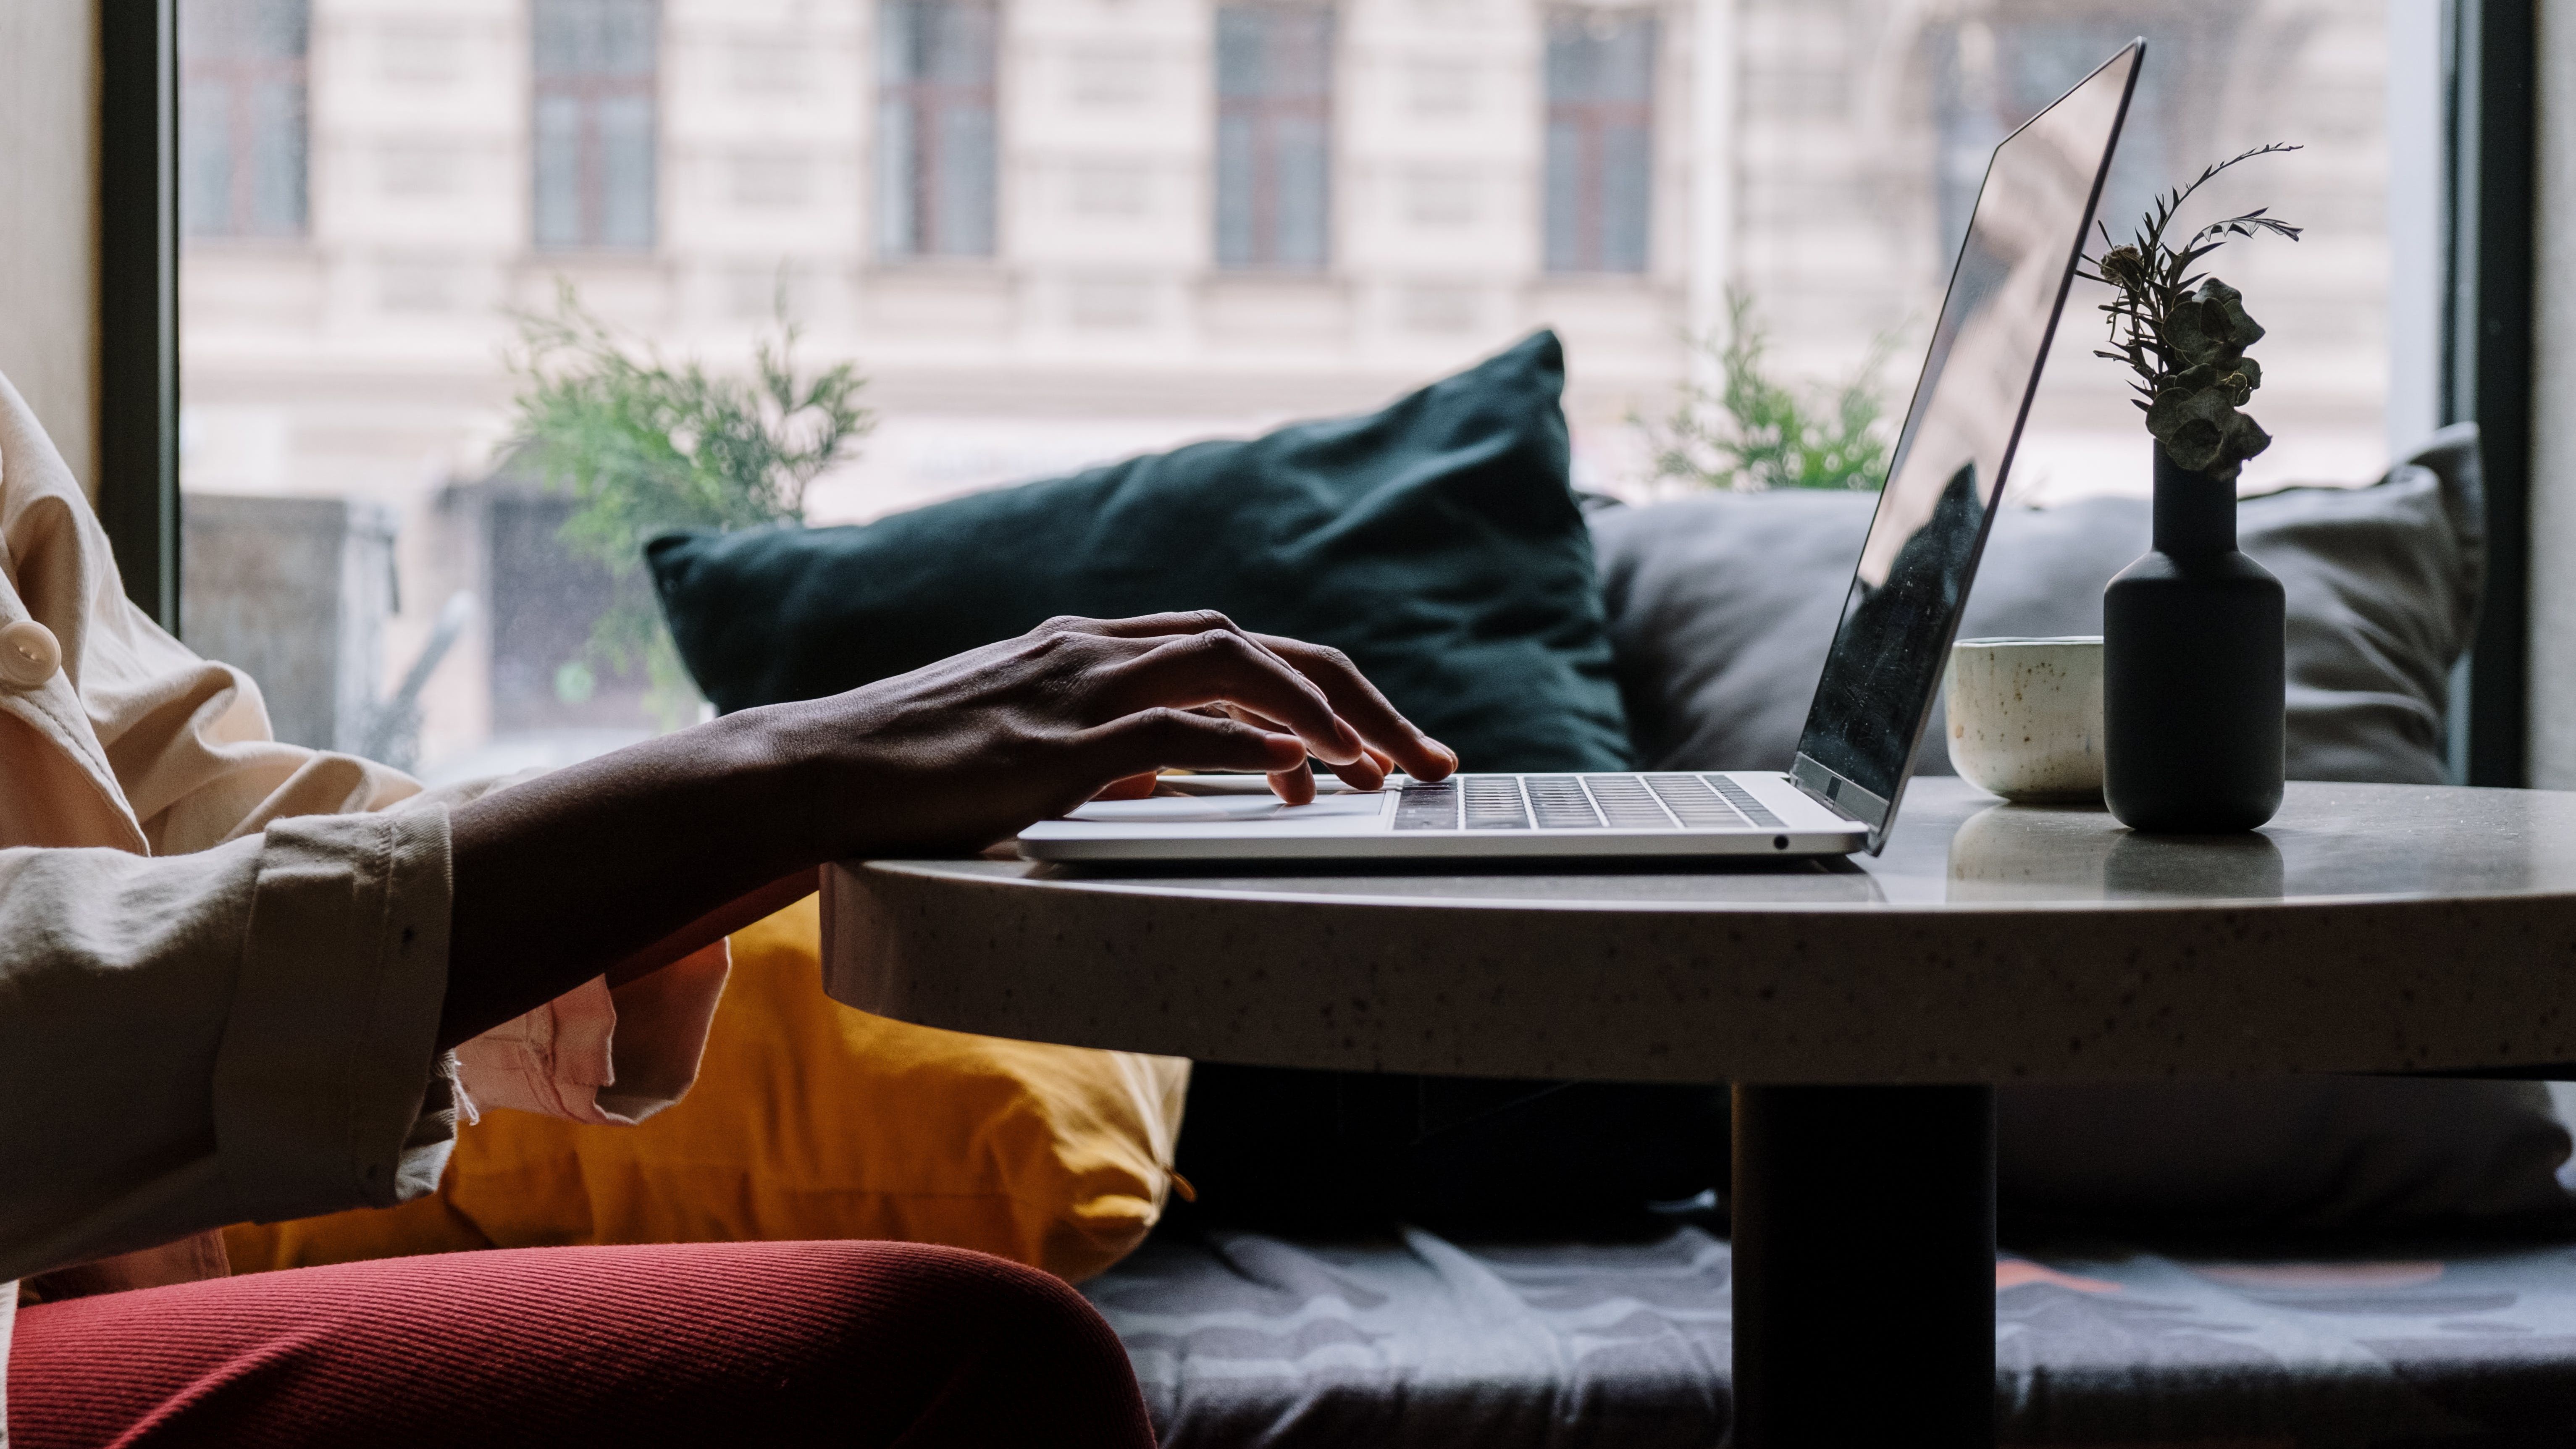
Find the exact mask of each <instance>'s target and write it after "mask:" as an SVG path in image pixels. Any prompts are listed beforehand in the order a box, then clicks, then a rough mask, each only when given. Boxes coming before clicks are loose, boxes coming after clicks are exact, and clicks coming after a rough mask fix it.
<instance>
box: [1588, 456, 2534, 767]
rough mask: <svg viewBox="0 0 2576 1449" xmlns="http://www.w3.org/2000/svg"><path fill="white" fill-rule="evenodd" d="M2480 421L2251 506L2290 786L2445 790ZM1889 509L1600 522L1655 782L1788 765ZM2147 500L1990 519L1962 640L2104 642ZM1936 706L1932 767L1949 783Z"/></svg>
mask: <svg viewBox="0 0 2576 1449" xmlns="http://www.w3.org/2000/svg"><path fill="white" fill-rule="evenodd" d="M2478 490H2479V479H2478V466H2477V436H2476V431H2475V429H2474V428H2473V427H2468V426H2463V427H2460V428H2454V429H2450V430H2446V431H2445V432H2444V433H2442V434H2440V435H2439V436H2437V437H2436V438H2435V439H2434V441H2433V443H2432V445H2430V446H2428V447H2427V448H2425V449H2424V450H2423V451H2421V452H2419V453H2418V454H2416V455H2415V457H2414V458H2412V459H2410V460H2409V461H2408V462H2406V463H2404V464H2401V465H2400V466H2398V467H2397V468H2394V469H2392V470H2390V472H2389V474H2388V476H2387V477H2385V478H2383V479H2382V480H2381V481H2380V482H2378V483H2377V484H2375V485H2373V486H2371V487H2368V488H2293V489H2289V490H2286V491H2284V492H2280V493H2274V494H2270V495H2267V496H2264V497H2260V498H2250V499H2247V500H2246V501H2245V502H2244V503H2243V504H2242V505H2241V506H2240V507H2239V508H2238V510H2237V530H2238V536H2239V538H2240V540H2241V541H2242V543H2243V545H2244V548H2245V551H2246V552H2247V553H2249V554H2252V555H2253V556H2254V558H2255V559H2256V560H2257V561H2259V562H2260V563H2262V564H2263V566H2264V567H2266V568H2269V569H2270V570H2272V572H2274V573H2275V574H2278V575H2280V578H2281V583H2282V586H2283V588H2285V589H2286V590H2287V591H2288V594H2289V606H2290V622H2289V644H2290V659H2289V665H2290V697H2289V707H2290V721H2289V772H2290V775H2291V777H2292V778H2294V779H2303V780H2386V781H2395V782H2402V783H2419V784H2431V783H2437V782H2439V781H2440V780H2441V778H2442V754H2441V750H2442V707H2443V701H2444V699H2445V697H2446V693H2447V688H2448V685H2447V681H2448V679H2449V676H2450V670H2451V663H2452V661H2453V660H2455V659H2456V658H2458V657H2459V653H2460V650H2461V649H2462V648H2463V647H2465V646H2466V644H2467V643H2468V639H2469V634H2470V630H2471V627H2472V625H2473V623H2474V615H2475V611H2476V602H2477V597H2478V590H2479V587H2480V585H2481V583H2482V582H2483V580H2484V577H2485V569H2486V541H2485V536H2484V532H2483V527H2482V524H2481V521H2480V520H2481V519H2482V518H2483V516H2484V509H2483V505H2482V503H2481V501H2480V498H2479V491H2478ZM1875 502H1876V499H1875V498H1873V497H1871V496H1870V495H1867V494H1859V493H1711V494H1704V495H1701V496H1698V497H1693V498H1687V499H1683V500H1680V501H1678V502H1672V503H1662V504H1656V505H1654V506H1652V507H1647V508H1613V509H1608V510H1605V511H1602V512H1597V513H1595V514H1594V515H1593V516H1592V536H1593V544H1594V550H1595V553H1596V555H1597V567H1598V569H1599V571H1600V575H1601V584H1602V589H1603V592H1604V595H1605V597H1606V599H1607V601H1608V606H1609V615H1610V639H1611V645H1612V648H1613V649H1614V650H1615V651H1616V654H1617V659H1618V670H1619V678H1620V688H1621V691H1622V692H1623V694H1624V695H1625V696H1626V698H1627V701H1628V717H1629V724H1630V728H1631V729H1632V730H1633V731H1634V732H1635V734H1636V738H1637V746H1638V752H1639V757H1640V758H1641V759H1642V760H1643V761H1644V762H1645V763H1646V764H1648V765H1649V766H1652V767H1656V768H1712V767H1715V768H1724V769H1786V768H1787V767H1788V765H1789V761H1790V757H1791V756H1792V755H1793V754H1794V753H1795V752H1796V750H1797V743H1798V730H1799V726H1800V725H1801V724H1802V723H1803V722H1804V721H1805V719H1806V717H1807V703H1808V700H1809V698H1810V697H1811V696H1812V695H1813V694H1814V693H1815V690H1816V679H1817V677H1818V675H1820V674H1821V673H1822V672H1823V670H1824V658H1825V650H1826V647H1827V646H1828V645H1830V644H1831V643H1832V642H1833V633H1834V621H1835V619H1836V617H1837V616H1838V614H1839V612H1840V609H1841V605H1842V600H1843V594H1844V589H1845V585H1846V584H1847V582H1848V581H1849V579H1850V577H1851V568H1852V560H1853V559H1855V558H1857V557H1858V556H1859V554H1860V544H1861V537H1862V535H1863V534H1865V533H1867V532H1868V530H1869V515H1870V509H1871V507H1872V506H1873V505H1874V504H1875ZM2147 511H2148V510H2147V503H2146V501H2145V500H2144V499H2134V498H2096V499H2088V500H2086V501H2084V502H2080V503H2072V504H2067V505H2065V506H2063V507H2059V508H2051V509H2028V508H2017V509H2011V510H2008V511H2006V512H2004V513H2003V514H2001V515H2000V516H1998V517H1997V518H1996V519H1995V526H1994V533H1993V536H1992V537H1991V538H1990V539H1989V540H1988V542H1987V545H1986V554H1985V561H1984V563H1983V564H1982V565H1981V566H1980V567H1979V569H1978V572H1977V580H1976V585H1975V587H1974V588H1973V589H1972V590H1971V591H1970V594H1969V597H1968V615H1967V618H1966V620H1965V621H1964V622H1963V623H1962V624H1961V626H1960V637H1962V638H1977V637H1981V636H1986V635H1997V634H2040V635H2047V634H2098V633H2100V632H2101V630H2102V586H2103V585H2104V584H2107V583H2109V582H2110V581H2111V576H2112V575H2113V574H2116V573H2118V572H2119V571H2120V570H2121V569H2123V568H2126V567H2128V565H2129V563H2130V562H2131V561H2132V560H2134V559H2135V558H2137V556H2138V555H2139V554H2140V553H2141V552H2143V551H2144V550H2145V548H2146V546H2147ZM1944 739H1945V731H1944V730H1943V729H1942V728H1941V720H1940V717H1939V714H1938V712H1937V707H1936V712H1935V715H1934V718H1933V721H1932V723H1931V725H1930V727H1929V728H1927V729H1926V730H1925V731H1924V735H1923V748H1922V751H1921V752H1920V754H1919V755H1918V756H1917V765H1918V768H1920V769H1922V770H1924V771H1925V772H1927V773H1931V774H1943V775H1946V774H1949V773H1951V770H1950V758H1949V751H1948V749H1947V748H1946V747H1945V746H1944V743H1943V741H1944Z"/></svg>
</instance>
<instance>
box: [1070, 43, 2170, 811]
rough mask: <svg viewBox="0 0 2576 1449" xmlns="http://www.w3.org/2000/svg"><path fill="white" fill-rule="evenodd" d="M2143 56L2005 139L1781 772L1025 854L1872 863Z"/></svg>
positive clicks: (1648, 780) (1247, 789)
mask: <svg viewBox="0 0 2576 1449" xmlns="http://www.w3.org/2000/svg"><path fill="white" fill-rule="evenodd" d="M2145 55H2146V43H2145V42H2144V41H2142V40H2141V41H2133V42H2131V43H2130V45H2129V46H2128V47H2127V48H2126V49H2124V50H2122V51H2121V52H2120V53H2119V54H2118V55H2115V56H2113V57H2112V58H2111V59H2110V60H2109V61H2107V62H2105V63H2104V64H2103V66H2102V68H2101V69H2099V70H2097V71H2095V72H2093V74H2091V75H2090V76H2088V77H2086V78H2085V79H2084V80H2083V81H2082V82H2081V83H2080V84H2078V85H2077V86H2076V87H2075V88H2074V89H2073V90H2071V91H2068V92H2067V93H2066V94H2065V95H2064V96H2063V97H2061V98H2059V100H2058V101H2057V103H2056V104H2055V105H2052V106H2050V107H2049V108H2048V109H2047V110H2045V111H2042V112H2041V113H2040V114H2039V115H2038V116H2036V117H2034V118H2033V119H2032V120H2031V122H2030V123H2029V124H2028V125H2026V126H2023V127H2022V128H2021V129H2020V130H2018V131H2015V132H2014V133H2013V134H2011V135H2010V136H2007V137H2005V138H2004V141H2003V143H2002V144H2001V145H1999V146H1997V147H1995V153H1994V156H1993V158H1992V159H1991V160H1990V161H1989V162H1988V163H1987V167H1986V177H1985V183H1984V185H1983V186H1982V187H1981V188H1980V189H1979V190H1978V193H1977V206H1976V211H1975V213H1974V214H1973V216H1972V218H1971V220H1970V222H1969V225H1968V234H1967V237H1966V239H1965V240H1964V241H1963V242H1962V244H1961V246H1960V248H1959V258H1958V262H1957V264H1956V266H1955V267H1954V268H1953V269H1952V271H1951V273H1950V290H1949V294H1948V296H1946V297H1945V298H1944V299H1943V300H1942V303H1941V317H1940V321H1939V323H1938V324H1937V325H1936V326H1935V328H1934V329H1933V334H1932V345H1931V348H1930V350H1929V352H1928V354H1927V355H1926V356H1925V357H1924V359H1923V374H1922V377H1921V378H1920V379H1919V380H1918V381H1917V382H1916V383H1915V387H1914V400H1913V402H1912V404H1911V405H1910V406H1909V407H1908V408H1907V409H1906V414H1905V426H1904V429H1903V430H1902V431H1901V432H1900V433H1899V434H1898V435H1897V441H1896V449H1895V452H1894V454H1893V457H1892V459H1891V461H1890V463H1889V466H1888V475H1887V479H1886V486H1885V487H1884V488H1883V489H1882V490H1881V491H1880V493H1879V500H1878V511H1877V513H1876V514H1875V516H1874V517H1873V518H1872V519H1871V522H1870V527H1869V536H1868V538H1867V540H1866V541H1865V542H1864V543H1863V544H1862V545H1861V554H1860V562H1859V565H1858V566H1857V567H1856V568H1855V569H1854V570H1853V574H1852V583H1851V592H1850V593H1849V595H1848V596H1846V598H1845V600H1844V602H1843V612H1842V620H1841V623H1840V624H1839V625H1838V626H1837V627H1836V629H1835V631H1834V642H1833V648H1832V651H1831V652H1830V653H1828V654H1827V655H1826V658H1825V672H1824V678H1823V680H1822V682H1821V683H1819V684H1818V685H1817V687H1816V698H1815V702H1814V704H1813V705H1811V706H1810V707H1809V709H1808V711H1807V723H1806V728H1805V731H1804V732H1803V733H1802V734H1801V736H1800V738H1799V741H1798V756H1797V761H1796V763H1795V764H1794V765H1792V766H1791V767H1790V769H1789V770H1788V772H1787V773H1785V774H1784V773H1782V772H1780V771H1777V770H1705V771H1703V770H1689V771H1681V770H1659V771H1642V772H1636V773H1612V774H1551V775H1477V774H1462V775H1456V776H1453V777H1451V778H1449V779H1446V780H1441V781H1437V782H1431V783H1425V782H1420V781H1410V780H1406V779H1404V778H1402V777H1400V776H1399V777H1397V778H1396V779H1393V780H1390V781H1388V782H1387V786H1386V788H1384V789H1382V790H1368V791H1362V790H1351V789H1348V788H1345V787H1342V786H1341V785H1340V783H1339V782H1338V781H1334V780H1331V779H1329V778H1327V779H1323V780H1321V781H1319V784H1320V785H1321V787H1322V789H1321V793H1319V794H1318V796H1317V797H1316V799H1315V802H1314V803H1313V804H1311V805H1294V806H1291V805H1283V804H1281V803H1280V802H1279V801H1278V800H1277V799H1276V798H1275V797H1274V796H1272V794H1271V793H1270V790H1269V785H1268V782H1267V781H1265V780H1263V779H1262V778H1261V777H1259V776H1208V775H1200V776H1181V777H1176V778H1168V779H1166V781H1165V782H1164V783H1163V785H1162V786H1161V787H1160V788H1159V789H1158V791H1157V793H1156V794H1155V795H1153V796H1151V797H1149V798H1146V799H1142V800H1115V801H1108V800H1104V801H1094V802H1092V803H1091V804H1088V805H1085V806H1082V807H1081V808H1080V809H1077V810H1075V811H1074V812H1073V813H1072V814H1070V815H1067V816H1065V817H1063V818H1062V819H1058V820H1047V821H1041V822H1039V823H1038V824H1036V825H1032V826H1030V827H1029V828H1028V829H1026V830H1024V831H1022V832H1020V837H1019V848H1020V853H1021V854H1023V855H1025V856H1028V857H1030V858H1032V859H1036V860H1064V861H1084V860H1090V861H1148V860H1161V861H1190V860H1246V859H1274V860H1291V859H1327V860H1375V859H1424V858H1434V857H1437V858H1446V859H1468V858H1480V857H1481V858H1496V857H1521V858H1530V857H1569V856H1586V857H1595V856H1738V855H1755V856H1802V855H1805V856H1813V855H1842V854H1849V853H1851V852H1854V851H1859V850H1868V851H1870V852H1872V853H1876V852H1877V851H1878V850H1879V848H1880V847H1881V846H1883V845H1884V844H1885V843H1886V841H1887V832H1888V830H1889V828H1890V827H1891V826H1893V825H1894V824H1895V821H1896V807H1897V804H1898V802H1899V801H1900V800H1901V799H1902V798H1903V796H1904V793H1905V783H1906V779H1907V777H1908V776H1909V775H1910V774H1911V773H1912V767H1913V758H1914V750H1915V746H1916V744H1917V743H1918V741H1919V739H1920V737H1921V735H1922V733H1923V722H1924V719H1925V717H1926V716H1927V715H1929V714H1930V713H1931V710H1932V698H1933V693H1934V691H1935V690H1937V689H1938V688H1939V687H1940V683H1941V670H1942V665H1943V661H1944V659H1945V657H1946V656H1947V655H1948V653H1949V649H1950V641H1951V639H1952V638H1953V637H1954V636H1955V635H1956V634H1957V632H1958V628H1959V615H1960V612H1961V610H1962V609H1963V608H1964V607H1965V606H1966V604H1967V600H1968V584H1969V581H1970V580H1971V579H1972V578H1973V577H1974V576H1975V574H1976V570H1977V557H1978V554H1979V553H1980V552H1981V551H1982V550H1983V549H1984V547H1985V541H1986V529H1987V524H1988V522H1989V520H1990V519H1991V518H1992V517H1993V514H1994V509H1995V506H1996V503H1997V501H1998V500H1999V499H2000V498H2001V497H2002V496H2003V488H2004V481H2005V479H2006V478H2007V477H2008V476H2009V474H2010V472H2011V469H2012V461H2013V452H2014V449H2015V448H2016V447H2017V446H2018V445H2019V443H2020V441H2021V430H2022V423H2023V420H2024V419H2025V418H2026V417H2027V416H2028V415H2029V412H2030V400H2031V394H2032V393H2033V392H2035V391H2036V390H2037V389H2038V387H2039V377H2040V370H2041V368H2042V367H2043V366H2044V365H2045V364H2046V362H2047V360H2048V344H2049V338H2050V336H2051V335H2052V334H2053V333H2054V332H2055V331H2056V329H2057V321H2058V316H2059V314H2060V313H2061V312H2062V311H2063V310H2064V309H2065V305H2066V294H2067V289H2068V285H2069V284H2070V283H2071V282H2072V280H2073V279H2074V274H2075V264H2076V261H2077V258H2078V257H2079V256H2080V255H2081V253H2082V251H2083V246H2084V236H2085V230H2086V228H2087V227H2088V226H2089V225H2090V224H2091V222H2092V218H2093V211H2094V208H2095V206H2096V205H2097V204H2098V203H2099V201H2100V199H2101V194H2102V178H2103V175H2104V173H2105V172H2106V171H2108V169H2109V167H2110V164H2111V151H2112V148H2113V147H2114V146H2115V145H2117V144H2118V142H2119V137H2120V126H2121V122H2122V121H2123V120H2124V119H2125V118H2126V116H2127V115H2128V109H2129V95H2130V92H2131V90H2132V89H2133V87H2134V85H2135V83H2136V80H2137V73H2138V66H2139V64H2140V63H2141V62H2142V61H2143V60H2144V58H2145Z"/></svg>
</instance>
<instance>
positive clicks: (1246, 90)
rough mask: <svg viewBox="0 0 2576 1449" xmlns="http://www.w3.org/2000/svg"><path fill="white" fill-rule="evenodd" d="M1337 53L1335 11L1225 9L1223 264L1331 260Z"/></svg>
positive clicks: (1220, 183) (1219, 187)
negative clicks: (1333, 90) (1335, 63)
mask: <svg viewBox="0 0 2576 1449" xmlns="http://www.w3.org/2000/svg"><path fill="white" fill-rule="evenodd" d="M1332 54H1333V12H1332V11H1331V10H1329V9H1324V8H1321V7H1317V6H1310V5H1280V4H1250V5H1228V6H1221V7H1219V9H1218V10H1217V15H1216V46H1215V56H1214V68H1215V71H1216V74H1215V77H1214V79H1215V82H1216V93H1217V136H1216V169H1217V174H1216V186H1215V192H1216V207H1215V217H1214V222H1215V230H1216V260H1217V265H1219V266H1222V267H1288V268H1296V269H1305V270H1311V269H1317V268H1321V267H1322V266H1323V265H1324V264H1325V262H1326V261H1327V260H1328V259H1329V257H1330V253H1331V233H1332V190H1333V176H1332V162H1333V143H1332V73H1333V72H1332Z"/></svg>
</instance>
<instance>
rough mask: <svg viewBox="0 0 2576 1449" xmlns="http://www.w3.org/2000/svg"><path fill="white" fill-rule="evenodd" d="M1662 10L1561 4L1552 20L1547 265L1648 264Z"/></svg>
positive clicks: (1576, 268) (1583, 268) (1610, 268)
mask: <svg viewBox="0 0 2576 1449" xmlns="http://www.w3.org/2000/svg"><path fill="white" fill-rule="evenodd" d="M1654 129H1655V18H1654V17H1653V16H1652V15H1647V14H1641V13H1635V12H1623V11H1598V10H1596V11H1587V12H1579V13H1567V12H1560V13H1558V14H1557V15H1555V16H1554V17H1552V18H1551V19H1550V20H1549V21H1548V27H1547V269H1548V270H1549V271H1551V272H1642V271H1644V270H1645V269H1646V237H1647V225H1648V221H1649V219H1650V217H1651V215H1652V212H1653V194H1654V159H1655V158H1654Z"/></svg>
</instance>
